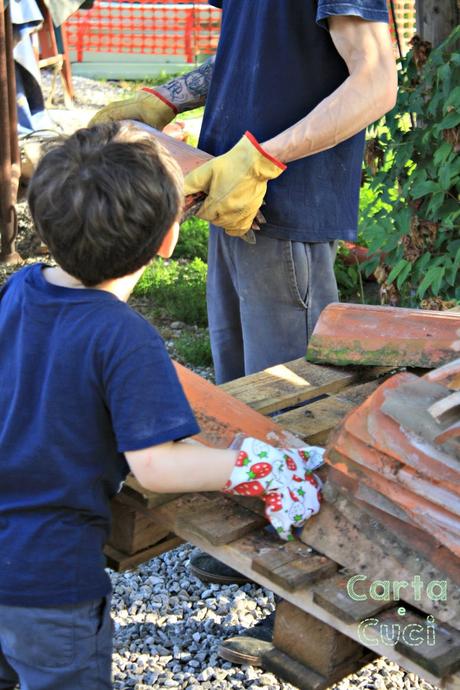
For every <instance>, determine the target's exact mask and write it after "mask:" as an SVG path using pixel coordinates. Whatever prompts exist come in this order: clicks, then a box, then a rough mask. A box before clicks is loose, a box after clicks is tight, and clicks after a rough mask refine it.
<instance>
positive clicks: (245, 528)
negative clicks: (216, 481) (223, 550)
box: [178, 496, 267, 546]
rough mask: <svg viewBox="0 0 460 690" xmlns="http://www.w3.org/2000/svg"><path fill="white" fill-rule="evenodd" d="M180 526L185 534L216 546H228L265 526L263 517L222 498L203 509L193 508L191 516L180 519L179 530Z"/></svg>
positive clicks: (205, 504)
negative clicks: (192, 535) (184, 526)
mask: <svg viewBox="0 0 460 690" xmlns="http://www.w3.org/2000/svg"><path fill="white" fill-rule="evenodd" d="M183 522H185V523H186V524H187V529H188V530H191V531H192V532H193V533H194V534H197V535H200V536H201V537H204V538H205V539H207V540H208V541H209V542H210V543H211V544H213V545H215V546H220V545H222V544H229V543H230V542H232V541H235V539H239V538H240V537H244V536H245V535H246V534H249V533H250V532H253V531H254V530H257V529H259V528H261V527H264V526H265V525H266V524H267V520H266V518H265V517H263V516H260V515H257V514H256V513H254V512H252V511H249V510H246V508H243V507H242V506H240V505H237V504H236V503H235V502H233V501H231V500H229V499H227V498H226V497H225V496H222V497H220V498H217V499H215V500H214V501H210V502H209V501H208V502H206V503H204V502H203V505H202V507H198V505H195V506H194V509H193V512H190V513H188V514H183V515H181V516H180V518H179V523H178V525H179V528H180V525H181V524H182V523H183Z"/></svg>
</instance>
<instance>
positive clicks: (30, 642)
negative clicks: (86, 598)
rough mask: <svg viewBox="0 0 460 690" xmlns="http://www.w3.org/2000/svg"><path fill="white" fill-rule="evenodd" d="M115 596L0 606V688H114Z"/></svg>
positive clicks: (103, 689)
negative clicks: (60, 603)
mask: <svg viewBox="0 0 460 690" xmlns="http://www.w3.org/2000/svg"><path fill="white" fill-rule="evenodd" d="M112 631H113V624H112V620H111V617H110V597H103V598H102V599H96V600H95V601H90V602H84V603H81V604H75V605H70V606H61V607H52V608H51V607H50V608H36V607H33V608H31V607H26V608H25V607H17V606H5V605H2V604H0V690H11V689H12V688H14V687H15V686H16V682H18V681H19V682H20V687H21V690H82V688H87V689H88V690H111V688H112V679H111V676H112Z"/></svg>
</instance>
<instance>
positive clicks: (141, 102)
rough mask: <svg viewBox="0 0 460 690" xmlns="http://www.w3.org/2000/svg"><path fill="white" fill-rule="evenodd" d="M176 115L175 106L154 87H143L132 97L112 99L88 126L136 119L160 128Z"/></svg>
mask: <svg viewBox="0 0 460 690" xmlns="http://www.w3.org/2000/svg"><path fill="white" fill-rule="evenodd" d="M176 115H177V109H176V107H175V106H174V105H173V104H172V103H171V102H170V101H168V100H167V99H166V98H165V97H164V96H162V95H161V94H160V93H158V91H155V90H154V89H148V88H146V87H145V88H143V89H141V90H140V91H138V92H137V93H136V95H135V96H133V97H132V98H127V99H125V100H123V101H114V102H113V103H109V104H108V105H106V106H105V107H104V108H102V109H101V110H99V111H98V112H97V113H96V115H94V117H93V118H92V120H91V122H90V123H89V126H90V127H91V126H92V125H99V124H101V123H102V122H113V121H114V120H137V121H139V122H144V123H145V124H146V125H150V126H151V127H154V128H155V129H159V130H162V129H163V127H166V125H167V124H169V123H170V122H171V120H173V119H174V118H175V116H176Z"/></svg>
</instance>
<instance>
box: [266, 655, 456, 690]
mask: <svg viewBox="0 0 460 690" xmlns="http://www.w3.org/2000/svg"><path fill="white" fill-rule="evenodd" d="M374 658H375V654H374V653H373V652H367V654H365V655H364V656H362V657H359V658H358V659H351V660H347V661H345V662H343V663H342V664H339V665H338V666H337V668H336V669H335V670H334V672H333V673H331V674H330V676H329V677H327V678H325V677H324V676H321V675H320V674H318V673H315V671H313V670H312V669H310V668H308V666H305V664H302V663H300V662H299V661H296V660H295V659H293V658H292V657H291V656H289V654H286V653H284V652H282V651H281V650H279V649H277V648H276V647H273V649H271V650H270V651H268V652H267V653H266V654H265V653H264V654H263V655H262V666H263V669H264V671H270V672H271V673H273V674H274V675H276V677H277V678H281V679H282V680H284V681H286V682H287V683H291V684H292V685H294V686H295V687H296V688H299V690H325V689H326V688H330V687H332V686H333V685H334V684H335V683H336V682H338V681H340V680H342V679H343V678H344V677H345V676H348V675H350V674H351V673H356V672H357V671H358V670H359V669H361V668H362V667H363V666H365V665H366V664H369V663H370V662H371V661H372V660H373V659H374ZM452 690H453V689H452ZM455 690H457V689H455Z"/></svg>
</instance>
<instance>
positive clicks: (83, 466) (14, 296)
mask: <svg viewBox="0 0 460 690" xmlns="http://www.w3.org/2000/svg"><path fill="white" fill-rule="evenodd" d="M42 268H43V265H42V264H38V265H34V266H32V267H27V268H25V269H22V270H21V271H19V272H18V273H17V274H16V275H14V276H13V277H12V278H11V279H10V281H9V282H8V283H7V284H6V286H5V287H4V288H3V290H2V291H1V293H0V339H1V343H2V353H1V357H0V419H1V424H0V603H2V604H10V605H17V606H53V605H60V604H67V603H75V602H81V601H87V600H90V599H95V598H98V597H101V596H103V595H105V594H106V593H107V592H108V591H110V581H109V578H108V576H107V574H106V573H105V570H104V559H103V555H102V548H103V545H104V543H105V542H106V540H107V537H108V533H109V528H110V506H109V500H110V498H111V497H112V496H113V495H114V494H115V493H116V492H117V491H118V489H119V487H120V483H121V482H122V481H123V479H124V478H125V476H126V474H127V472H128V465H127V463H126V460H125V458H124V455H123V452H124V451H127V450H138V449H141V448H146V447H148V446H151V445H156V444H159V443H164V442H166V441H172V440H177V439H180V438H184V437H186V436H190V435H193V434H195V433H198V431H199V427H198V425H197V423H196V421H195V418H194V415H193V413H192V411H191V409H190V406H189V404H188V402H187V400H186V399H185V396H184V393H183V391H182V388H181V385H180V383H179V381H178V379H177V376H176V373H175V370H174V367H173V365H172V363H171V361H170V359H169V356H168V354H167V352H166V349H165V346H164V343H163V341H162V340H161V338H160V336H159V335H158V333H157V332H156V330H155V329H154V328H153V327H152V326H151V325H150V324H149V323H148V322H147V321H146V320H145V319H143V318H142V317H141V316H139V315H138V314H137V313H136V312H134V311H133V310H132V309H131V308H130V307H128V305H127V304H125V303H124V302H121V301H120V300H119V299H118V298H117V297H115V296H114V295H113V294H111V293H108V292H105V291H103V290H97V289H69V288H63V287H57V286H55V285H51V284H50V283H48V282H47V281H46V280H45V278H44V276H43V272H42Z"/></svg>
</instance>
